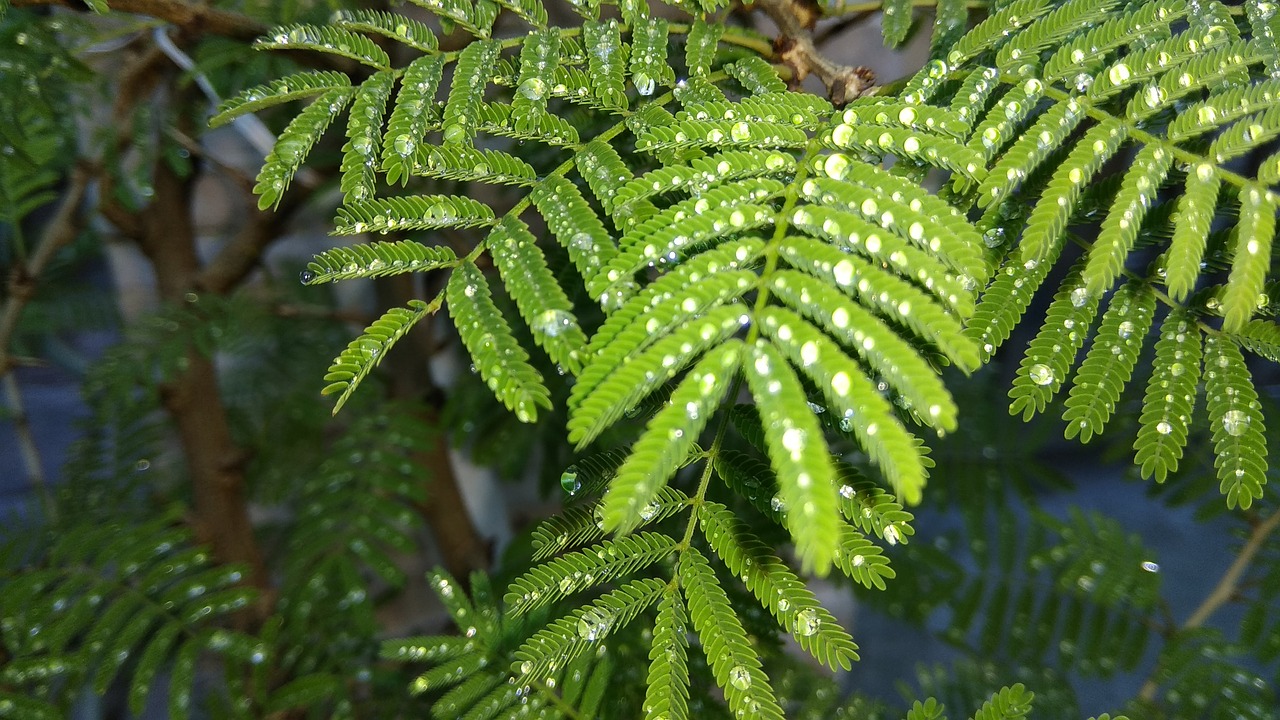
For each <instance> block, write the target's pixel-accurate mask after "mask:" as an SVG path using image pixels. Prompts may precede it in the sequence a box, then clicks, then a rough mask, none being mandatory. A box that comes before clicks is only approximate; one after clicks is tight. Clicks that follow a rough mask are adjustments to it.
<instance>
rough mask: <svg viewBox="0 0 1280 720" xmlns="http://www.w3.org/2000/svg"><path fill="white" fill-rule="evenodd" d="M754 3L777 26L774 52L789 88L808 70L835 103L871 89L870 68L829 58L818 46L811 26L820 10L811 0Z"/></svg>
mask: <svg viewBox="0 0 1280 720" xmlns="http://www.w3.org/2000/svg"><path fill="white" fill-rule="evenodd" d="M755 5H756V7H759V8H760V9H761V10H763V11H764V13H765V15H768V16H769V18H770V19H771V20H773V22H774V23H775V24H776V25H777V26H778V38H777V39H776V40H775V41H774V52H775V53H776V54H777V57H778V59H779V60H780V61H781V62H782V63H783V64H784V65H786V66H787V67H788V68H790V70H791V74H792V75H791V85H792V88H793V89H796V88H798V87H799V85H800V83H801V82H803V81H804V79H805V78H806V77H808V76H809V75H810V74H812V75H814V76H815V77H817V78H818V79H819V80H821V81H822V84H823V86H824V87H826V89H827V97H829V98H830V99H831V102H833V103H835V104H836V105H837V106H841V105H844V104H846V103H848V102H849V101H851V100H854V99H855V98H858V97H861V96H863V95H866V94H868V93H870V92H871V91H872V90H873V89H875V75H873V74H872V72H871V70H870V69H868V68H866V67H861V66H859V67H850V66H848V65H841V64H839V63H835V62H832V61H831V60H828V59H827V58H826V57H825V56H824V55H823V54H822V53H821V52H820V51H819V50H818V48H817V46H816V45H815V44H814V42H813V34H812V30H813V27H814V25H815V24H817V21H818V18H819V17H820V15H821V11H820V10H819V8H818V7H817V6H816V5H815V4H814V3H813V2H812V0H757V2H756V3H755Z"/></svg>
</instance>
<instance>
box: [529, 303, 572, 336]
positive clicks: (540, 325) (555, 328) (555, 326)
mask: <svg viewBox="0 0 1280 720" xmlns="http://www.w3.org/2000/svg"><path fill="white" fill-rule="evenodd" d="M573 326H574V321H573V316H572V315H570V314H569V313H568V312H565V311H564V310H544V311H542V313H541V314H539V315H538V316H537V317H536V318H534V319H533V323H532V324H531V327H532V329H533V331H534V332H538V333H542V334H543V335H546V336H548V337H555V336H557V335H559V334H560V333H562V332H564V331H565V330H567V329H569V328H571V327H573Z"/></svg>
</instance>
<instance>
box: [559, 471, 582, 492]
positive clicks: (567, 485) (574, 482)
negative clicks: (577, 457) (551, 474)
mask: <svg viewBox="0 0 1280 720" xmlns="http://www.w3.org/2000/svg"><path fill="white" fill-rule="evenodd" d="M560 487H562V488H564V491H565V492H566V493H568V494H569V495H573V494H574V493H576V492H578V491H579V490H581V489H582V481H581V480H579V479H578V468H577V466H576V465H570V466H569V469H568V470H565V471H564V474H563V475H561V476H560Z"/></svg>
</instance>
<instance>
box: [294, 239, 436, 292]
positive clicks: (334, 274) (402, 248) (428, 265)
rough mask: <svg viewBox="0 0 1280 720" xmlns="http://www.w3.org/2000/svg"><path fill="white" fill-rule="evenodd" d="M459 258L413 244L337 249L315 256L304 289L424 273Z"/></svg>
mask: <svg viewBox="0 0 1280 720" xmlns="http://www.w3.org/2000/svg"><path fill="white" fill-rule="evenodd" d="M457 262H458V258H457V256H456V255H454V254H453V251H452V250H450V249H449V248H447V247H433V246H430V245H423V244H422V243H419V242H416V241H413V240H400V241H398V242H379V243H369V244H364V245H353V246H351V247H336V248H333V249H332V250H326V251H324V252H322V253H320V254H319V255H316V256H315V258H313V259H312V260H311V262H309V263H307V269H306V270H305V271H304V272H303V273H302V282H303V284H304V285H318V284H320V283H327V282H334V281H336V280H350V279H352V278H372V277H383V276H385V275H398V274H400V273H407V272H426V271H428V270H437V269H439V268H443V267H452V266H454V265H456V264H457Z"/></svg>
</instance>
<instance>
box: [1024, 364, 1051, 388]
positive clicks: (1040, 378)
mask: <svg viewBox="0 0 1280 720" xmlns="http://www.w3.org/2000/svg"><path fill="white" fill-rule="evenodd" d="M1027 376H1028V377H1030V378H1031V382H1033V383H1035V384H1037V385H1048V384H1050V383H1052V382H1053V369H1052V368H1050V367H1049V366H1048V365H1045V364H1044V363H1036V364H1035V365H1032V366H1031V368H1030V369H1029V370H1028V371H1027Z"/></svg>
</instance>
